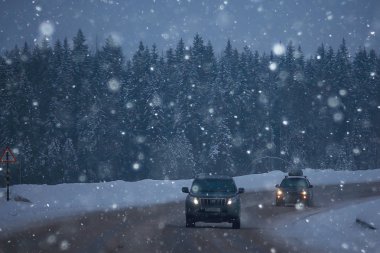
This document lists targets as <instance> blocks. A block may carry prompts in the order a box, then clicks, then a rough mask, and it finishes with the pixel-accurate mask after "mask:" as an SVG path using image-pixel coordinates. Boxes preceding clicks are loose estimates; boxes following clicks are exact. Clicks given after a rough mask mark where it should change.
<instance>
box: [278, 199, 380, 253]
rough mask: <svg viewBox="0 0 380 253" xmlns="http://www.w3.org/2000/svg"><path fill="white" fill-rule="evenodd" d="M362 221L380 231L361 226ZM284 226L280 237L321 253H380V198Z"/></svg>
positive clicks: (280, 230) (321, 213) (358, 202)
mask: <svg viewBox="0 0 380 253" xmlns="http://www.w3.org/2000/svg"><path fill="white" fill-rule="evenodd" d="M358 217H360V218H361V219H363V221H365V222H368V223H373V224H376V225H377V227H376V229H370V228H368V227H366V226H363V225H361V224H359V223H357V222H356V219H357V218H358ZM281 223H282V224H281V225H280V226H279V227H278V228H277V230H276V233H277V234H278V235H279V236H281V237H282V238H284V239H285V240H289V241H290V242H298V243H299V242H302V243H303V244H304V246H307V247H310V248H311V249H314V250H317V251H318V252H361V253H366V252H374V253H378V252H380V240H379V238H380V231H379V229H380V227H379V226H378V225H379V224H380V196H379V197H376V198H371V199H369V200H366V201H364V202H363V201H357V202H355V203H350V204H349V205H346V206H343V207H342V206H341V207H339V208H336V209H330V210H328V211H325V212H319V213H315V214H312V215H309V216H306V217H304V218H303V219H299V220H297V221H285V222H281ZM376 225H375V226H376Z"/></svg>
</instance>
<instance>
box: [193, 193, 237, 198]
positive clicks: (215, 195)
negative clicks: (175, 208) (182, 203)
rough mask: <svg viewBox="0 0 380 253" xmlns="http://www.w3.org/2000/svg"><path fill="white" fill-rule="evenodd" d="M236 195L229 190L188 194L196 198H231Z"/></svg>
mask: <svg viewBox="0 0 380 253" xmlns="http://www.w3.org/2000/svg"><path fill="white" fill-rule="evenodd" d="M236 195H237V194H236V193H231V192H209V193H190V196H192V197H197V198H232V197H235V196H236Z"/></svg>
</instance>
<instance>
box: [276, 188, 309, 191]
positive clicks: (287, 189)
mask: <svg viewBox="0 0 380 253" xmlns="http://www.w3.org/2000/svg"><path fill="white" fill-rule="evenodd" d="M280 189H281V190H282V191H287V192H302V191H308V189H307V188H294V187H280Z"/></svg>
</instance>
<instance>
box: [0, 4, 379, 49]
mask: <svg viewBox="0 0 380 253" xmlns="http://www.w3.org/2000/svg"><path fill="white" fill-rule="evenodd" d="M0 13H1V15H0V49H1V50H2V51H4V50H5V49H11V48H13V47H14V45H15V44H18V45H19V46H22V45H23V43H24V41H27V42H29V43H39V42H40V41H41V39H42V38H43V35H48V37H49V38H50V39H51V40H52V41H55V40H57V39H63V38H64V37H65V36H67V37H68V38H69V39H70V40H71V38H72V36H74V35H75V34H76V32H77V30H78V29H79V28H81V29H82V30H83V32H84V34H85V36H86V37H87V40H88V44H89V46H90V48H91V49H94V48H95V45H96V41H97V42H98V45H99V46H101V45H102V44H103V42H104V40H105V38H106V37H107V36H113V37H114V39H115V40H116V41H117V42H118V43H120V44H121V45H122V47H123V49H124V53H125V54H126V55H127V56H130V55H131V54H132V53H133V52H134V51H135V50H136V49H137V46H138V42H139V41H143V42H144V43H146V44H148V45H152V44H153V43H155V44H156V45H157V46H158V49H159V50H165V49H168V48H169V47H175V45H176V43H177V42H178V40H179V39H180V38H183V39H184V40H185V42H186V44H187V45H191V42H192V39H193V37H194V35H195V34H196V33H199V34H200V35H201V36H202V37H203V38H204V40H205V41H208V40H210V41H211V42H212V44H213V45H214V48H215V52H216V53H217V54H219V53H220V52H221V50H222V49H223V48H224V46H225V44H226V41H227V39H231V41H232V43H233V46H234V47H237V48H242V47H243V46H244V45H247V46H249V47H251V48H252V49H253V50H258V51H260V52H263V51H265V52H269V51H270V50H271V48H272V46H273V44H274V43H277V42H284V43H286V42H288V41H290V40H292V41H293V42H294V44H296V45H298V44H300V45H301V47H302V49H303V51H304V52H305V54H306V55H308V54H310V53H314V52H315V50H316V48H317V46H319V45H320V44H321V43H322V42H323V43H325V44H327V45H331V46H333V47H334V48H336V47H337V46H338V45H339V44H340V42H341V41H342V38H345V39H346V41H347V45H348V46H349V47H350V50H351V52H355V50H356V49H357V48H358V47H360V46H361V47H368V48H374V49H376V50H377V51H379V49H380V40H379V37H380V1H378V0H345V1H343V0H339V1H338V0H299V1H296V0H251V1H248V0H247V1H245V0H234V1H233V0H229V1H219V0H215V1H213V0H210V1H196V0H163V1H160V0H155V1H154V0H149V1H148V0H136V1H135V0H133V1H132V0H131V1H122V0H40V1H38V0H35V1H33V0H0Z"/></svg>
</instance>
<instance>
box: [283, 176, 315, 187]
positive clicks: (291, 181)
mask: <svg viewBox="0 0 380 253" xmlns="http://www.w3.org/2000/svg"><path fill="white" fill-rule="evenodd" d="M280 186H281V187H290V188H303V187H309V183H308V182H307V180H306V179H303V178H287V179H284V180H282V182H281V185H280Z"/></svg>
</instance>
